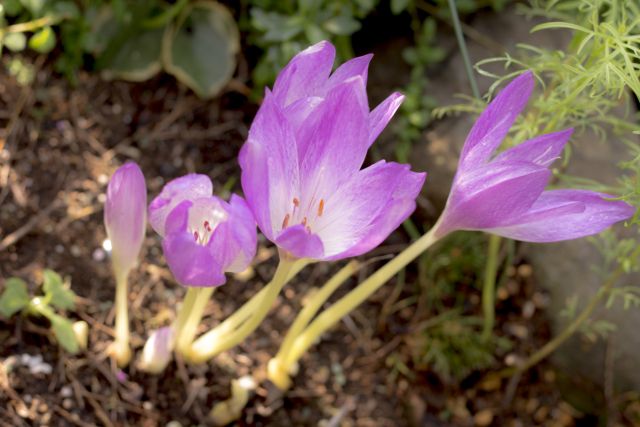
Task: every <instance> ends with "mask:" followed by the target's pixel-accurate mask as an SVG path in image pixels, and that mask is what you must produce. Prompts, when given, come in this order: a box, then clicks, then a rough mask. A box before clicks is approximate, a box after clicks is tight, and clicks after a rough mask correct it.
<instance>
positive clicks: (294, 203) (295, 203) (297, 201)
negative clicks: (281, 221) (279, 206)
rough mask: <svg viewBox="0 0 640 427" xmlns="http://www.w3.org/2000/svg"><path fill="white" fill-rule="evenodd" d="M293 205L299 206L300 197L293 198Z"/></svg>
mask: <svg viewBox="0 0 640 427" xmlns="http://www.w3.org/2000/svg"><path fill="white" fill-rule="evenodd" d="M293 206H295V207H296V208H297V207H298V206H300V199H298V198H297V197H294V198H293Z"/></svg>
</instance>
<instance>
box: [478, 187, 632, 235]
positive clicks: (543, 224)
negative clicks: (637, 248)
mask: <svg viewBox="0 0 640 427" xmlns="http://www.w3.org/2000/svg"><path fill="white" fill-rule="evenodd" d="M607 198H613V196H610V195H608V194H603V193H596V192H594V191H587V190H551V191H545V192H544V193H542V195H541V196H540V198H539V199H538V200H536V202H535V203H534V204H533V206H532V207H531V209H530V210H529V211H528V212H526V213H525V214H523V215H522V216H520V217H519V218H514V220H513V221H512V223H511V224H509V225H503V226H500V227H497V228H491V229H487V230H486V231H487V232H489V233H494V234H498V235H501V236H505V237H509V238H512V239H516V240H522V241H525V242H557V241H560V240H570V239H577V238H579V237H584V236H590V235H592V234H597V233H599V232H601V231H602V230H604V229H605V228H607V227H609V226H610V225H612V224H614V223H616V222H618V221H622V220H625V219H629V218H630V217H631V216H632V215H633V214H634V211H635V208H634V207H633V206H631V205H629V204H627V203H625V202H622V201H612V200H605V199H607Z"/></svg>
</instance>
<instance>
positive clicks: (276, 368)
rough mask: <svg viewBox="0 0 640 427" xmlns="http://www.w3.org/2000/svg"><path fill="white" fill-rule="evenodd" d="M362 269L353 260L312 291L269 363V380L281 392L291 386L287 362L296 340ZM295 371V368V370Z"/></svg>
mask: <svg viewBox="0 0 640 427" xmlns="http://www.w3.org/2000/svg"><path fill="white" fill-rule="evenodd" d="M359 269H360V263H359V262H358V261H356V260H352V261H351V262H349V263H348V264H347V265H345V266H344V267H342V268H341V269H340V271H338V272H337V273H336V274H335V275H334V276H333V277H332V278H331V279H329V281H327V282H326V283H325V284H324V285H323V286H322V288H320V289H314V290H312V295H310V296H309V298H308V301H307V303H306V304H305V306H304V308H303V309H302V310H301V311H300V314H298V316H297V317H296V319H295V320H294V322H293V324H292V325H291V327H290V328H289V331H288V332H287V335H286V336H285V337H284V340H283V341H282V344H281V345H280V349H279V350H278V354H277V355H276V356H275V357H274V358H273V359H271V360H270V361H269V365H268V369H267V375H268V377H269V379H270V380H271V381H272V382H273V383H274V384H275V385H276V386H278V388H280V389H281V390H286V389H288V388H289V387H290V385H291V380H290V379H289V373H290V372H289V371H287V370H286V369H285V361H286V360H287V356H288V354H289V352H290V351H291V347H292V346H293V343H294V341H295V339H296V338H297V337H298V335H300V333H302V331H303V330H304V328H305V327H306V326H307V325H308V324H309V322H310V321H311V319H312V318H313V316H315V315H316V313H317V312H318V310H320V308H321V307H322V304H324V303H325V302H326V301H327V299H328V298H329V297H330V296H331V294H333V292H335V290H336V289H338V287H340V285H342V284H343V283H344V281H345V280H347V279H348V278H349V277H350V276H351V275H353V274H354V273H355V272H357V271H358V270H359ZM294 370H295V368H294Z"/></svg>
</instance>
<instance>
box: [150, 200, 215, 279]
mask: <svg viewBox="0 0 640 427" xmlns="http://www.w3.org/2000/svg"><path fill="white" fill-rule="evenodd" d="M191 207H192V203H191V202H190V201H188V200H187V201H184V202H182V203H180V204H179V205H178V206H176V207H175V208H174V209H173V210H172V211H171V213H170V214H169V215H168V217H167V221H166V228H167V234H166V236H165V237H164V239H163V240H162V249H163V251H164V257H165V258H166V260H167V264H168V265H169V269H170V270H171V272H172V273H173V275H174V276H175V278H176V280H177V281H178V282H179V283H180V284H181V285H183V286H198V287H202V286H219V285H222V284H223V283H224V282H225V280H226V279H225V277H224V272H223V270H222V266H221V265H219V264H218V262H217V260H216V259H215V257H214V256H213V254H212V252H211V250H210V249H209V247H207V246H203V245H200V244H198V243H197V242H196V241H195V240H194V237H193V236H192V235H191V233H190V232H189V231H188V227H187V225H188V223H189V209H191Z"/></svg>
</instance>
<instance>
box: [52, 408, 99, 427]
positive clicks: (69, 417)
mask: <svg viewBox="0 0 640 427" xmlns="http://www.w3.org/2000/svg"><path fill="white" fill-rule="evenodd" d="M53 410H54V412H57V413H58V414H59V415H60V416H61V417H62V418H64V419H65V420H67V421H69V422H70V423H71V424H75V425H77V426H80V427H91V424H88V423H85V422H83V421H82V420H80V419H79V418H75V417H74V416H73V414H71V412H69V411H66V410H64V409H63V408H62V407H60V406H58V405H56V406H54V407H53Z"/></svg>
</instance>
